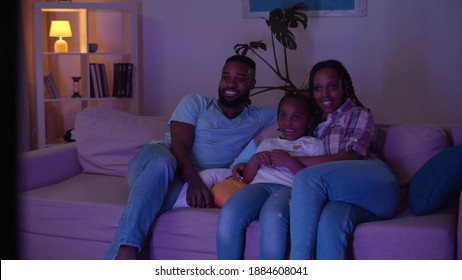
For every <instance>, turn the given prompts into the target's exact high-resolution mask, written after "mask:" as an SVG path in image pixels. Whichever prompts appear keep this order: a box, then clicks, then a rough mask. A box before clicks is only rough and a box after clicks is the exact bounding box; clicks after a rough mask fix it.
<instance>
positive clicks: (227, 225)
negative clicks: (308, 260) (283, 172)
mask: <svg viewBox="0 0 462 280" xmlns="http://www.w3.org/2000/svg"><path fill="white" fill-rule="evenodd" d="M290 191H291V190H290V188H289V187H287V186H283V185H280V184H270V183H268V184H266V183H265V184H263V183H259V184H251V185H248V186H245V187H243V188H241V189H239V190H238V191H236V192H235V193H234V194H233V195H232V196H231V197H230V198H229V199H228V201H226V203H225V204H224V205H223V208H222V209H221V211H220V215H219V217H218V227H217V256H218V259H221V260H229V259H241V258H242V257H243V251H244V239H245V231H246V228H247V226H248V225H249V224H250V223H251V222H252V221H253V220H255V219H259V222H260V259H283V258H287V256H288V248H289V246H288V242H289V201H290Z"/></svg>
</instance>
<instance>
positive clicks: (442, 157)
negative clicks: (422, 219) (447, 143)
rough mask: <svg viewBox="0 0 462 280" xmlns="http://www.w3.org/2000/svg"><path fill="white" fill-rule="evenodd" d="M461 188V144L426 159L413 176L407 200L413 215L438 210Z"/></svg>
mask: <svg viewBox="0 0 462 280" xmlns="http://www.w3.org/2000/svg"><path fill="white" fill-rule="evenodd" d="M461 188H462V145H458V146H455V147H452V148H447V149H445V150H443V151H441V152H439V153H438V154H436V155H435V156H434V157H432V158H431V159H430V160H429V161H427V162H426V163H425V164H424V165H423V166H422V167H421V168H420V169H419V170H418V171H417V173H416V174H415V175H414V176H413V178H412V180H411V183H410V185H409V192H408V203H409V208H410V209H411V211H412V213H413V214H414V215H416V216H420V215H427V214H430V213H431V212H433V211H435V210H438V209H439V208H440V207H441V206H443V204H444V203H446V202H447V201H448V200H449V199H450V198H452V197H454V196H455V195H456V194H457V193H459V192H460V190H461Z"/></svg>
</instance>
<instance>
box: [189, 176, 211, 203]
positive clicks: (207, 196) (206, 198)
mask: <svg viewBox="0 0 462 280" xmlns="http://www.w3.org/2000/svg"><path fill="white" fill-rule="evenodd" d="M188 185H189V186H188V191H187V193H186V202H187V203H188V205H189V206H190V207H193V208H211V207H213V206H214V204H213V198H212V194H211V193H210V190H209V188H207V186H206V185H205V184H204V182H203V181H202V180H201V179H200V177H197V178H195V179H193V180H190V181H189V182H188Z"/></svg>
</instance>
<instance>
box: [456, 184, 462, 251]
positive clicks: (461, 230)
mask: <svg viewBox="0 0 462 280" xmlns="http://www.w3.org/2000/svg"><path fill="white" fill-rule="evenodd" d="M457 222H458V224H457V259H458V260H462V190H461V191H460V195H459V217H458V219H457Z"/></svg>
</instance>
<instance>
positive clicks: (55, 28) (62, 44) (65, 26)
mask: <svg viewBox="0 0 462 280" xmlns="http://www.w3.org/2000/svg"><path fill="white" fill-rule="evenodd" d="M50 37H58V38H59V39H58V40H56V42H55V52H57V53H60V52H67V50H68V46H67V42H66V41H64V40H63V37H72V30H71V24H70V23H69V21H68V20H52V21H51V27H50Z"/></svg>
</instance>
